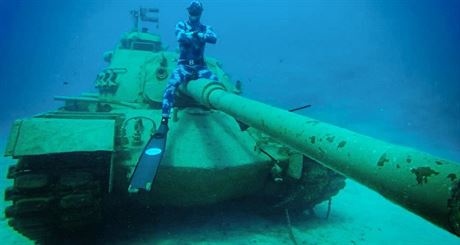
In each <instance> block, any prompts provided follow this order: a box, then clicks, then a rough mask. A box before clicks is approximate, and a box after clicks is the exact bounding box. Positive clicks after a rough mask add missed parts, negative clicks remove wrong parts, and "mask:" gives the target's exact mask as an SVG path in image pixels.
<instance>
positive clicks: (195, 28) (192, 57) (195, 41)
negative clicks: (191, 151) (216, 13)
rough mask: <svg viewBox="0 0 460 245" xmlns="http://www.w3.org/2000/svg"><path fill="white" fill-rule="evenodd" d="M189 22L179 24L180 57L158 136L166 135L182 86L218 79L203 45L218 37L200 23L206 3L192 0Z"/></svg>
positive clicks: (165, 94) (164, 105)
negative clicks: (211, 69) (177, 92)
mask: <svg viewBox="0 0 460 245" xmlns="http://www.w3.org/2000/svg"><path fill="white" fill-rule="evenodd" d="M187 11H188V14H189V17H188V21H180V22H179V23H177V25H176V38H177V41H178V42H179V52H180V54H179V60H178V62H177V67H176V69H175V70H174V72H173V73H172V74H171V78H170V79H169V81H168V85H167V86H166V89H165V92H164V95H163V105H162V119H161V124H160V127H159V128H158V131H157V133H156V134H157V135H158V136H160V137H161V136H163V135H164V134H165V133H166V132H167V130H168V120H169V116H170V113H171V108H172V107H173V105H174V96H175V93H176V89H177V87H178V86H179V85H181V84H182V83H184V82H189V81H190V80H196V79H199V78H206V79H210V80H215V81H217V76H216V75H215V74H214V73H212V72H211V71H210V70H209V69H208V67H207V66H206V63H205V60H204V48H205V45H206V43H212V44H215V43H216V42H217V37H216V34H215V33H214V31H213V30H212V28H211V27H210V26H207V25H203V24H201V22H200V18H201V13H202V12H203V4H202V3H201V2H200V1H196V0H194V1H192V2H191V3H190V5H189V6H188V7H187Z"/></svg>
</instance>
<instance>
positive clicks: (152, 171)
mask: <svg viewBox="0 0 460 245" xmlns="http://www.w3.org/2000/svg"><path fill="white" fill-rule="evenodd" d="M167 134H168V126H167V125H166V124H160V127H159V128H158V130H157V132H156V133H155V134H154V135H153V136H152V137H151V138H150V140H149V142H148V143H147V145H146V146H145V148H144V150H143V152H142V155H141V156H140V157H139V160H138V162H137V165H136V168H135V169H134V172H133V175H132V176H131V180H130V184H129V187H128V191H129V192H131V193H132V192H138V191H139V190H140V189H143V190H145V191H150V190H151V189H152V184H153V181H154V180H155V177H156V174H157V171H158V167H159V166H160V162H161V159H162V158H163V153H164V151H165V148H166V136H167Z"/></svg>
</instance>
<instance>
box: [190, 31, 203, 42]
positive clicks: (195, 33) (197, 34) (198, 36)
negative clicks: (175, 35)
mask: <svg viewBox="0 0 460 245" xmlns="http://www.w3.org/2000/svg"><path fill="white" fill-rule="evenodd" d="M190 33H191V34H190V35H191V36H192V37H193V38H196V39H198V40H204V33H202V32H199V31H193V32H190Z"/></svg>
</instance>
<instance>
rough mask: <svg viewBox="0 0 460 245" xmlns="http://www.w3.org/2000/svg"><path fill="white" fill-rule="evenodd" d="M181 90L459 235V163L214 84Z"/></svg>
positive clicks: (195, 84)
mask: <svg viewBox="0 0 460 245" xmlns="http://www.w3.org/2000/svg"><path fill="white" fill-rule="evenodd" d="M181 89H182V91H183V92H185V93H187V94H188V95H190V96H191V97H193V98H194V99H195V100H197V101H199V102H200V103H201V104H203V105H206V106H208V107H210V108H213V109H216V110H221V111H223V112H225V113H227V114H229V115H231V116H233V117H234V118H236V119H238V120H240V121H242V122H244V123H246V124H248V125H250V126H252V127H254V128H256V129H258V130H260V131H262V132H264V133H267V134H268V135H270V136H272V137H273V138H275V139H277V140H279V141H281V142H282V143H284V144H287V145H288V146H291V147H293V148H294V149H296V150H298V151H299V152H302V153H303V154H305V155H306V156H308V157H310V158H312V159H314V160H316V161H318V162H319V163H321V164H323V165H325V166H327V167H329V168H331V169H333V170H335V171H337V172H340V173H342V174H344V175H345V176H347V177H349V178H352V179H354V180H356V181H358V182H360V183H362V184H364V185H366V186H368V187H369V188H372V189H374V190H375V191H377V192H379V193H380V194H382V195H383V196H385V197H386V198H388V199H390V200H392V201H393V202H395V203H397V204H399V205H401V206H403V207H405V208H407V209H408V210H411V211H412V212H414V213H416V214H418V215H420V216H422V217H424V218H425V219H427V220H429V221H431V222H432V223H434V224H437V225H439V226H440V227H442V228H444V229H446V230H448V231H450V232H452V233H454V234H456V235H460V212H459V206H460V200H459V195H460V194H459V178H460V165H459V164H458V163H456V162H453V161H449V160H445V159H441V158H439V157H436V156H432V155H430V154H427V153H424V152H421V151H418V150H415V149H412V148H408V147H403V146H398V145H394V144H390V143H386V142H383V141H380V140H377V139H374V138H371V137H368V136H365V135H361V134H358V133H355V132H353V131H350V130H347V129H344V128H341V127H337V126H334V125H331V124H327V123H324V122H320V121H318V120H315V119H312V118H308V117H305V116H301V115H298V114H295V113H291V112H288V111H285V110H282V109H279V108H276V107H273V106H269V105H266V104H263V103H260V102H257V101H253V100H250V99H247V98H243V97H241V96H238V95H236V94H234V93H229V92H227V91H226V89H225V87H223V86H222V85H221V84H219V83H217V82H212V81H208V80H203V79H201V80H197V81H192V82H190V83H188V84H187V86H184V87H181Z"/></svg>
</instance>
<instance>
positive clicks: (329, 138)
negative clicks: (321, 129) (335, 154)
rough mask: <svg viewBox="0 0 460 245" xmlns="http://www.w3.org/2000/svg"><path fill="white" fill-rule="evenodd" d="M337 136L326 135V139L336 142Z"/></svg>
mask: <svg viewBox="0 0 460 245" xmlns="http://www.w3.org/2000/svg"><path fill="white" fill-rule="evenodd" d="M334 139H335V136H328V137H326V140H327V141H329V143H332V142H334Z"/></svg>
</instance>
